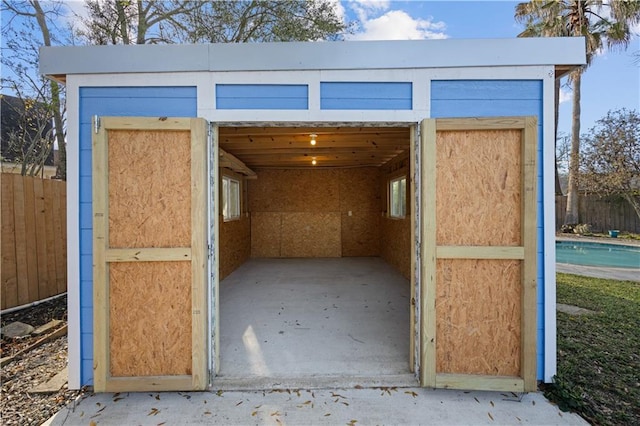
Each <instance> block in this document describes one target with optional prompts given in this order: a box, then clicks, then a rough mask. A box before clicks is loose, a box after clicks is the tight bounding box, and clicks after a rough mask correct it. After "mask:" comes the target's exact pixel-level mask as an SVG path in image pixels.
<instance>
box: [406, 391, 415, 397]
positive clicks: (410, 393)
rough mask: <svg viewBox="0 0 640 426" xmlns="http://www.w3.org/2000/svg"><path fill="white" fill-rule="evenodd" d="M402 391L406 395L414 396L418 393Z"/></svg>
mask: <svg viewBox="0 0 640 426" xmlns="http://www.w3.org/2000/svg"><path fill="white" fill-rule="evenodd" d="M404 393H406V394H407V395H411V396H412V397H414V398H415V397H417V396H418V394H417V393H415V392H414V391H404Z"/></svg>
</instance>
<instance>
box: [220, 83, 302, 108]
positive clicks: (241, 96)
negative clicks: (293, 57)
mask: <svg viewBox="0 0 640 426" xmlns="http://www.w3.org/2000/svg"><path fill="white" fill-rule="evenodd" d="M216 109H293V110H301V109H309V86H307V85H306V84H216Z"/></svg>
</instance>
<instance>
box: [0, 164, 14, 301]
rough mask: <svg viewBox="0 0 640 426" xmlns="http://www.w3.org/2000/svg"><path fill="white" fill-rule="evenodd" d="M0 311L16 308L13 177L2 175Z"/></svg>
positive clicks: (7, 174) (8, 174) (6, 174)
mask: <svg viewBox="0 0 640 426" xmlns="http://www.w3.org/2000/svg"><path fill="white" fill-rule="evenodd" d="M1 184H2V236H1V238H2V245H1V247H2V271H1V273H0V276H1V277H2V297H0V299H1V300H2V309H6V308H12V307H14V306H18V276H17V270H16V244H15V239H16V230H15V222H14V218H13V175H12V174H10V173H3V174H2V182H1Z"/></svg>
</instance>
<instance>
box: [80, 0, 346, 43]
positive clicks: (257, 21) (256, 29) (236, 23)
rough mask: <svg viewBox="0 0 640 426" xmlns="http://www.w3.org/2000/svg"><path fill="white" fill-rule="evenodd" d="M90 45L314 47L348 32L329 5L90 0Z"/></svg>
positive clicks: (324, 0) (294, 0)
mask: <svg viewBox="0 0 640 426" xmlns="http://www.w3.org/2000/svg"><path fill="white" fill-rule="evenodd" d="M85 4H86V8H87V12H88V17H87V18H85V19H83V20H82V23H83V28H82V29H81V30H80V31H79V35H81V36H82V37H83V38H84V39H85V40H86V41H87V42H88V43H89V44H134V43H135V44H149V43H229V42H236V43H237V42H253V41H293V40H301V41H310V40H323V39H330V38H336V37H339V36H340V34H341V33H342V32H343V31H345V29H346V28H347V26H346V24H345V23H343V21H342V20H341V19H340V17H339V16H338V15H337V14H336V12H335V9H334V7H333V3H332V2H331V1H329V0H306V1H302V0H279V1H277V0H276V1H273V0H272V1H267V0H241V1H215V0H209V1H187V0H165V1H143V0H136V1H131V0H107V1H104V0H89V1H87V2H86V3H85Z"/></svg>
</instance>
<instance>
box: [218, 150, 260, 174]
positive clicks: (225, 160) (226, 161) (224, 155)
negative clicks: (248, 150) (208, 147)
mask: <svg viewBox="0 0 640 426" xmlns="http://www.w3.org/2000/svg"><path fill="white" fill-rule="evenodd" d="M218 151H219V155H220V167H226V168H229V169H231V170H233V171H234V172H238V173H241V174H243V175H246V176H252V177H255V176H256V172H254V171H253V170H251V169H250V168H249V167H247V166H246V164H244V163H243V162H242V161H240V160H239V159H238V157H236V156H235V155H233V154H230V153H228V152H226V151H225V150H223V149H218Z"/></svg>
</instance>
